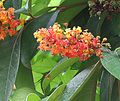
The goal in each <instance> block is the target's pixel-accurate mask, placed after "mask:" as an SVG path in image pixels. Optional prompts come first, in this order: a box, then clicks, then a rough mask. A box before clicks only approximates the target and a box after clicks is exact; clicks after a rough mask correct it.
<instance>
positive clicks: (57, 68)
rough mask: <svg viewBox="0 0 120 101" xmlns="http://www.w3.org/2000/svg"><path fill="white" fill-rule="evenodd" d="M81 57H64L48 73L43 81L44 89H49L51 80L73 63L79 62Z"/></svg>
mask: <svg viewBox="0 0 120 101" xmlns="http://www.w3.org/2000/svg"><path fill="white" fill-rule="evenodd" d="M78 60H79V58H67V57H66V58H64V59H62V60H61V61H59V62H58V64H57V65H56V66H55V67H54V68H53V69H52V70H51V71H50V72H49V73H48V74H47V75H46V77H45V78H44V80H43V82H42V88H43V91H44V92H45V90H46V89H47V87H48V86H49V84H50V82H51V81H52V80H53V79H54V78H55V77H56V76H57V75H59V74H60V73H62V72H64V71H66V70H67V69H68V68H69V67H70V66H71V65H73V64H74V63H75V62H77V61H78Z"/></svg>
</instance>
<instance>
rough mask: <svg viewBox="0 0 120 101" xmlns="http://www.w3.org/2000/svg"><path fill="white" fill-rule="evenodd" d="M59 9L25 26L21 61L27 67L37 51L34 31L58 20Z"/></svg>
mask: <svg viewBox="0 0 120 101" xmlns="http://www.w3.org/2000/svg"><path fill="white" fill-rule="evenodd" d="M58 13H59V11H56V12H49V13H47V14H44V15H42V16H40V17H38V18H35V19H33V20H32V21H30V22H29V23H28V24H27V25H26V26H25V28H24V30H23V33H22V43H21V51H22V52H21V61H22V63H23V65H24V66H25V67H28V68H29V67H30V60H31V59H32V58H33V56H34V55H35V53H36V51H37V46H38V45H37V41H36V39H35V38H34V36H33V33H34V32H35V31H36V30H38V29H39V28H41V27H49V26H50V25H53V24H54V22H55V21H56V17H57V15H58Z"/></svg>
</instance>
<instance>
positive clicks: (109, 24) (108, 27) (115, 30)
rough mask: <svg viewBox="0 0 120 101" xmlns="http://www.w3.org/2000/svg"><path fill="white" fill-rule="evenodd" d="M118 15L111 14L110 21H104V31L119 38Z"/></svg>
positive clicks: (119, 23)
mask: <svg viewBox="0 0 120 101" xmlns="http://www.w3.org/2000/svg"><path fill="white" fill-rule="evenodd" d="M119 19H120V14H119V13H118V14H111V19H110V20H107V19H106V21H105V25H104V27H105V28H104V29H105V32H106V33H109V34H114V35H119V36H120V20H119Z"/></svg>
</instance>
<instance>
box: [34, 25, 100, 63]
mask: <svg viewBox="0 0 120 101" xmlns="http://www.w3.org/2000/svg"><path fill="white" fill-rule="evenodd" d="M34 36H35V38H37V41H38V42H39V43H40V44H39V47H38V49H40V50H44V51H50V52H51V53H52V54H53V55H56V54H60V55H62V56H66V57H69V58H75V57H79V58H80V61H85V60H88V59H89V58H90V57H91V56H92V55H95V54H96V56H99V57H102V51H101V47H102V45H101V43H100V40H99V37H98V36H97V37H94V36H93V35H92V33H90V32H88V31H87V30H85V31H82V29H81V27H79V26H78V27H73V29H70V28H67V29H65V30H63V29H62V28H61V26H60V25H59V24H58V23H55V24H54V25H53V26H52V27H49V28H48V29H46V28H41V29H39V30H38V31H36V32H35V33H34Z"/></svg>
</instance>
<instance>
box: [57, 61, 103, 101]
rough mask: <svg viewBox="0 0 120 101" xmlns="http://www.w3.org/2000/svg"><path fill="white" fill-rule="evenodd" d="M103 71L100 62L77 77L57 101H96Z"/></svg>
mask: <svg viewBox="0 0 120 101" xmlns="http://www.w3.org/2000/svg"><path fill="white" fill-rule="evenodd" d="M100 69H101V64H100V62H97V63H96V64H95V65H94V66H93V67H91V68H87V69H85V70H83V71H82V72H80V73H79V74H78V75H76V76H75V77H74V78H73V79H72V80H71V81H70V82H69V83H68V84H67V87H66V89H65V90H64V92H63V94H62V96H59V97H58V99H57V100H56V101H79V100H81V101H95V93H96V83H97V78H98V76H99V73H100Z"/></svg>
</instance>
